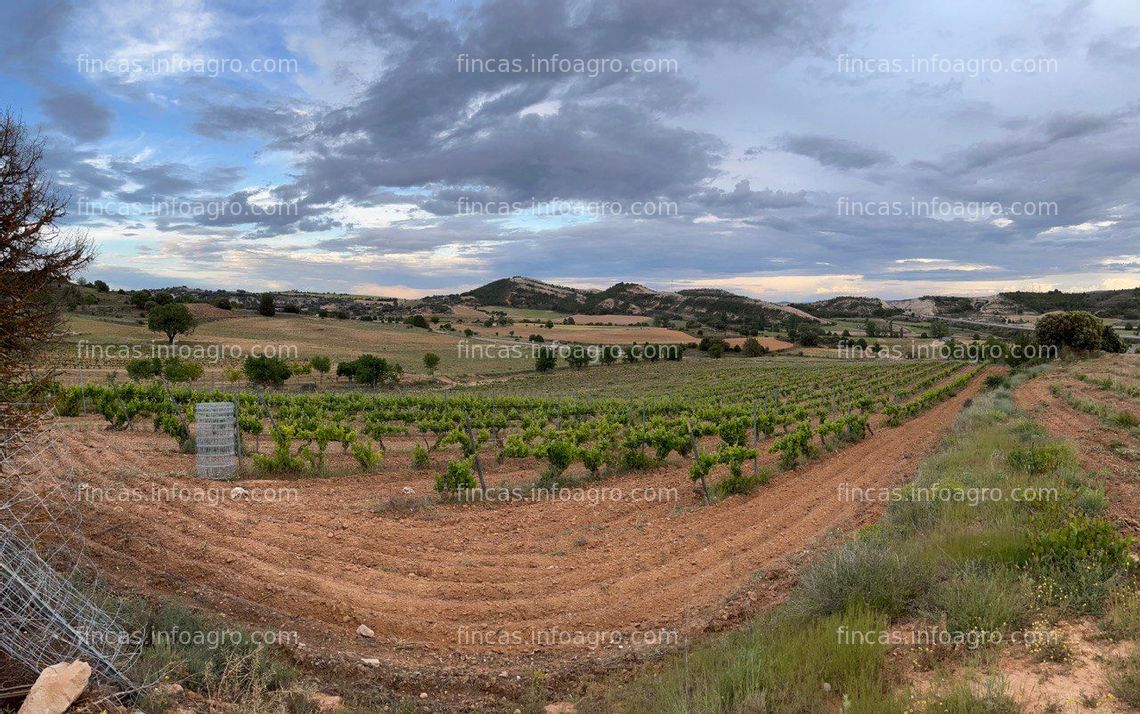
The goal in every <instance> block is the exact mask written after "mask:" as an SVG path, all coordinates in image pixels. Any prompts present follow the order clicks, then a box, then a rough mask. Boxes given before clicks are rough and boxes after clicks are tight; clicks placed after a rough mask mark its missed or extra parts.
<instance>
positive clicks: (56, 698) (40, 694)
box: [19, 660, 91, 714]
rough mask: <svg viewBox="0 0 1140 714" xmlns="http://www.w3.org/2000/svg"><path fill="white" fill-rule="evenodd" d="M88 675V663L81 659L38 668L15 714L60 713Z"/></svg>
mask: <svg viewBox="0 0 1140 714" xmlns="http://www.w3.org/2000/svg"><path fill="white" fill-rule="evenodd" d="M90 679H91V665H89V664H87V663H86V662H83V661H82V660H75V661H74V662H60V663H59V664H53V665H52V666H50V667H48V668H47V669H45V670H44V671H42V672H40V676H39V677H38V678H37V679H36V683H35V684H33V685H32V690H31V691H30V692H28V696H27V698H26V699H24V703H23V705H22V706H21V707H20V711H19V714H63V712H65V711H67V708H68V707H70V706H71V703H72V702H74V701H75V700H76V699H78V698H79V695H80V694H83V690H85V689H87V682H88V681H89V680H90Z"/></svg>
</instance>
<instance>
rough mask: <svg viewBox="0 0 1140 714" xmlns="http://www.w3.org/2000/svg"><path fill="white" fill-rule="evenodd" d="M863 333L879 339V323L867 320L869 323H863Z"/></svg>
mask: <svg viewBox="0 0 1140 714" xmlns="http://www.w3.org/2000/svg"><path fill="white" fill-rule="evenodd" d="M863 331H864V332H865V333H867V337H878V336H879V323H877V322H875V321H874V320H867V322H865V323H863Z"/></svg>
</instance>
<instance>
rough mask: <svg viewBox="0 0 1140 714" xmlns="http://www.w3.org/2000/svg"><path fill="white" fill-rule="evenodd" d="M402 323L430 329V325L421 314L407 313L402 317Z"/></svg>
mask: <svg viewBox="0 0 1140 714" xmlns="http://www.w3.org/2000/svg"><path fill="white" fill-rule="evenodd" d="M404 324H407V325H411V326H412V327H418V328H420V329H423V330H430V329H431V326H430V325H428V321H427V320H426V319H425V318H424V316H423V315H409V316H408V317H406V318H404Z"/></svg>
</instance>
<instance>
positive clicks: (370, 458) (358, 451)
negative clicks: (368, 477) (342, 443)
mask: <svg viewBox="0 0 1140 714" xmlns="http://www.w3.org/2000/svg"><path fill="white" fill-rule="evenodd" d="M352 458H354V459H356V463H358V464H360V468H362V469H364V470H365V471H368V470H370V469H375V468H376V467H378V466H379V465H380V462H381V461H383V459H384V454H383V453H381V452H379V451H376V449H374V448H373V447H372V444H370V443H368V442H366V441H354V442H353V443H352Z"/></svg>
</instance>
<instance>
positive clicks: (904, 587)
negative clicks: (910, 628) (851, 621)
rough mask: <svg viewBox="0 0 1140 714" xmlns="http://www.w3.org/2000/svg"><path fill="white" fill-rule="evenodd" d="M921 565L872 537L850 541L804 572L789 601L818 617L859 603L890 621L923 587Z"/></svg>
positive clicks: (925, 582)
mask: <svg viewBox="0 0 1140 714" xmlns="http://www.w3.org/2000/svg"><path fill="white" fill-rule="evenodd" d="M929 577H930V575H929V569H928V567H926V565H925V563H922V562H921V561H917V560H915V559H912V558H905V557H903V556H902V555H901V554H900V553H898V552H897V551H895V550H893V549H892V548H890V547H888V546H887V545H886V544H885V543H883V542H881V541H880V540H879V539H877V538H865V539H861V540H856V541H852V542H850V543H847V544H846V545H844V546H842V547H840V548H837V549H836V550H834V551H832V552H831V553H830V554H828V555H827V556H826V557H825V559H824V560H823V561H822V562H820V563H819V564H817V565H814V566H812V567H810V568H808V569H807V570H806V571H805V572H804V574H803V577H801V578H800V584H799V587H798V588H797V589H796V592H795V594H794V595H793V599H792V607H793V609H794V610H796V611H797V612H799V613H802V614H804V615H812V616H824V615H832V614H836V613H841V612H844V611H845V610H847V609H848V608H849V607H852V606H854V605H865V606H867V607H871V608H874V609H875V610H876V611H878V612H883V613H886V614H888V615H890V616H892V617H894V616H898V615H901V614H902V613H904V612H906V611H907V610H908V609H909V607H910V605H911V603H912V602H914V601H915V600H916V599H917V598H918V597H919V595H921V594H922V593H923V592H924V591H925V590H926V588H927V587H928V580H929Z"/></svg>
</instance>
